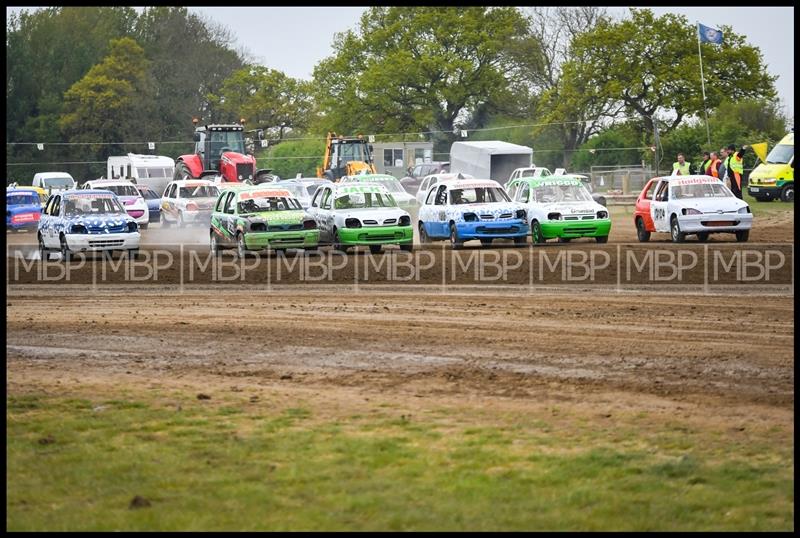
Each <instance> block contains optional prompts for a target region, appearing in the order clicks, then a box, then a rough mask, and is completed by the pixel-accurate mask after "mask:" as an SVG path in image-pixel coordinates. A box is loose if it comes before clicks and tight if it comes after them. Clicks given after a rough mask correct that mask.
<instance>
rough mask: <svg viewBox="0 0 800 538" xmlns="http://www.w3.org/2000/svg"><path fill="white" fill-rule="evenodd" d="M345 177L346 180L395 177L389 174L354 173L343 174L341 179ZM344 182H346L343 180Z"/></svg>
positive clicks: (372, 179) (371, 179)
mask: <svg viewBox="0 0 800 538" xmlns="http://www.w3.org/2000/svg"><path fill="white" fill-rule="evenodd" d="M345 178H347V179H348V180H356V181H374V180H377V179H397V178H396V177H394V176H393V175H391V174H356V175H354V176H344V177H343V178H342V180H344V179H345ZM345 183H346V182H345Z"/></svg>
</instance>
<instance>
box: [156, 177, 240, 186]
mask: <svg viewBox="0 0 800 538" xmlns="http://www.w3.org/2000/svg"><path fill="white" fill-rule="evenodd" d="M170 183H175V184H177V185H178V186H179V187H200V186H202V185H216V183H214V182H213V181H209V180H207V179H177V180H175V181H171V182H170ZM232 184H234V185H237V184H238V183H232Z"/></svg>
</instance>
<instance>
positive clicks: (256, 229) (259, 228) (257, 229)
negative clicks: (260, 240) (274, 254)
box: [250, 221, 267, 232]
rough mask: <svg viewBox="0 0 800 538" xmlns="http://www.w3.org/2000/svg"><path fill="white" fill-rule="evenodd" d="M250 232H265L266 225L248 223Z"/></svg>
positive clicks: (259, 222) (261, 222) (264, 223)
mask: <svg viewBox="0 0 800 538" xmlns="http://www.w3.org/2000/svg"><path fill="white" fill-rule="evenodd" d="M250 231H251V232H266V231H267V223H266V222H264V221H256V222H251V223H250Z"/></svg>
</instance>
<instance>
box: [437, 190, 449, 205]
mask: <svg viewBox="0 0 800 538" xmlns="http://www.w3.org/2000/svg"><path fill="white" fill-rule="evenodd" d="M446 203H447V186H446V185H439V188H438V189H437V190H436V205H445V204H446Z"/></svg>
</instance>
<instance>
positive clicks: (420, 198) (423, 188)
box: [416, 177, 431, 205]
mask: <svg viewBox="0 0 800 538" xmlns="http://www.w3.org/2000/svg"><path fill="white" fill-rule="evenodd" d="M430 184H431V178H430V177H426V178H425V179H423V180H422V183H420V184H419V189H417V194H416V198H417V202H419V204H420V205H422V202H424V201H425V195H426V194H428V187H430Z"/></svg>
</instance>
